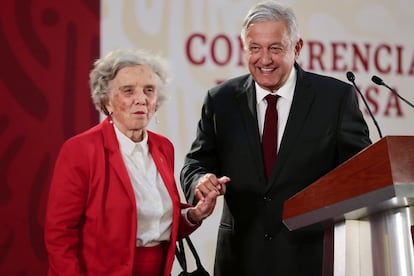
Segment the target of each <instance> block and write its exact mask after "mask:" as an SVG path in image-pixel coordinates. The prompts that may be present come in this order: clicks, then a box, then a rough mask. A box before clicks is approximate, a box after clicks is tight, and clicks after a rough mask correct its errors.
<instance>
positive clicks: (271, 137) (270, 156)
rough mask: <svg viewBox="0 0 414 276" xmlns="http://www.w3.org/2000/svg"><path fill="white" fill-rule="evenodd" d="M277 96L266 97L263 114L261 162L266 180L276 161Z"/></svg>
mask: <svg viewBox="0 0 414 276" xmlns="http://www.w3.org/2000/svg"><path fill="white" fill-rule="evenodd" d="M278 98H279V96H278V95H271V94H269V95H267V96H266V97H265V99H266V101H267V108H266V114H265V121H264V128H263V136H262V151H263V161H264V165H265V173H266V177H267V179H269V177H270V173H271V171H272V167H273V164H274V163H275V160H276V153H277V110H276V102H277V99H278Z"/></svg>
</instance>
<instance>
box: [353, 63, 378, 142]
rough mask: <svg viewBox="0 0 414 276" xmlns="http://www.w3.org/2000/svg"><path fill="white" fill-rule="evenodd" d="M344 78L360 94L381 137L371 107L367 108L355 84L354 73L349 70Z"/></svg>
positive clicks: (366, 105)
mask: <svg viewBox="0 0 414 276" xmlns="http://www.w3.org/2000/svg"><path fill="white" fill-rule="evenodd" d="M346 78H347V79H348V80H349V81H350V82H351V83H352V85H353V86H354V88H355V89H356V91H358V93H359V95H360V96H361V99H362V101H363V102H364V104H365V107H366V108H367V110H368V112H369V115H370V116H371V119H372V121H373V122H374V124H375V127H376V128H377V131H378V135H379V137H380V138H382V133H381V130H380V128H379V126H378V123H377V120H375V117H374V115H373V114H372V111H371V108H369V106H368V103H367V101H366V100H365V97H364V95H363V94H362V93H361V91H360V90H359V89H358V86H357V85H356V84H355V75H354V73H352V72H351V71H348V72H346Z"/></svg>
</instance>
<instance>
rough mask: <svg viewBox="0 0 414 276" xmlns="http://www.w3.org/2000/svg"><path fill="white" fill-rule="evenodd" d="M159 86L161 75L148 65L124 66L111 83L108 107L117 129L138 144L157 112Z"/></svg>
mask: <svg viewBox="0 0 414 276" xmlns="http://www.w3.org/2000/svg"><path fill="white" fill-rule="evenodd" d="M158 83H159V78H158V76H157V75H156V74H155V73H154V72H152V70H151V69H150V68H149V67H148V66H146V65H133V66H128V67H124V68H122V69H120V70H119V71H118V73H117V74H116V76H115V78H114V79H113V80H111V81H110V82H109V90H110V93H109V101H108V104H107V105H106V108H107V110H108V112H109V113H110V114H111V117H112V121H113V123H114V124H115V125H116V127H117V128H118V129H119V130H120V131H121V132H122V133H123V134H125V135H126V136H128V137H129V138H131V140H133V141H135V142H139V141H141V140H142V134H143V130H144V129H145V128H146V127H147V126H148V124H149V122H150V120H151V118H152V116H153V115H154V113H155V111H156V103H157V97H158V93H157V84H158Z"/></svg>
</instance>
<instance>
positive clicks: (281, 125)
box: [255, 67, 297, 150]
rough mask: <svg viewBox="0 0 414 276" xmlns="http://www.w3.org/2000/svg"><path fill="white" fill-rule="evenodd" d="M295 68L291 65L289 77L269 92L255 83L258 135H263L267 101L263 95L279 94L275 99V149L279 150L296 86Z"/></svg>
mask: <svg viewBox="0 0 414 276" xmlns="http://www.w3.org/2000/svg"><path fill="white" fill-rule="evenodd" d="M296 78H297V77H296V69H295V67H292V70H291V71H290V74H289V77H288V79H287V81H286V83H285V84H284V85H283V86H282V87H281V88H279V90H278V91H273V92H272V93H270V92H269V91H267V90H264V89H263V88H261V87H260V86H259V85H258V84H257V83H255V87H256V110H257V120H258V124H259V131H260V137H262V135H263V128H264V119H265V114H266V108H267V102H266V100H265V97H266V96H267V95H268V94H273V95H279V96H280V97H279V99H278V100H277V104H276V108H277V114H278V126H277V129H278V135H277V150H279V147H280V142H281V141H282V137H283V133H284V131H285V127H286V123H287V119H288V116H289V111H290V107H291V105H292V100H293V94H294V92H295V86H296Z"/></svg>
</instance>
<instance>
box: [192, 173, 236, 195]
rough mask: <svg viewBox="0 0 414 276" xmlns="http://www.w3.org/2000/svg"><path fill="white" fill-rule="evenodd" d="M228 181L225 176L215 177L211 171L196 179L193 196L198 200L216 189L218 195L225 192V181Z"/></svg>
mask: <svg viewBox="0 0 414 276" xmlns="http://www.w3.org/2000/svg"><path fill="white" fill-rule="evenodd" d="M229 181H230V178H229V177H227V176H222V177H220V178H217V177H216V175H214V174H212V173H207V174H205V175H204V176H202V177H201V178H200V180H198V183H197V186H196V188H195V197H196V199H198V200H201V199H203V198H205V197H206V196H207V195H208V194H209V193H210V192H211V191H216V192H217V193H218V195H224V194H225V193H226V183H227V182H229Z"/></svg>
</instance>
